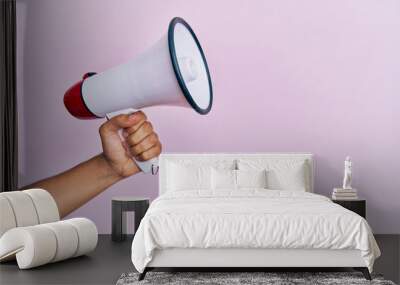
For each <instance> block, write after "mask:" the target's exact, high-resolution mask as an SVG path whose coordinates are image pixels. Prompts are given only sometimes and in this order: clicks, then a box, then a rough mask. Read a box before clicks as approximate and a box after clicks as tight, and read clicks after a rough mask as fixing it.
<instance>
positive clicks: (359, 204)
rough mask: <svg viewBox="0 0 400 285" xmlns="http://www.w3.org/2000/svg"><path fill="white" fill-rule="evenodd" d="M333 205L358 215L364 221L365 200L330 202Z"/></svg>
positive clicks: (365, 215) (365, 214)
mask: <svg viewBox="0 0 400 285" xmlns="http://www.w3.org/2000/svg"><path fill="white" fill-rule="evenodd" d="M332 202H333V203H336V204H339V205H340V206H342V207H344V208H346V209H348V210H350V211H353V212H354V213H356V214H359V215H360V216H361V217H363V218H364V219H366V217H367V213H366V211H367V210H366V208H367V206H366V204H367V202H366V200H365V199H357V200H332Z"/></svg>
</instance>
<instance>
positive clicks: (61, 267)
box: [0, 235, 400, 285]
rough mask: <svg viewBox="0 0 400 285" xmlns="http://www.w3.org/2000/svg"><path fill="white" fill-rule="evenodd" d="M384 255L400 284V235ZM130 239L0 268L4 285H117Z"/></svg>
mask: <svg viewBox="0 0 400 285" xmlns="http://www.w3.org/2000/svg"><path fill="white" fill-rule="evenodd" d="M376 240H377V242H378V244H379V247H380V248H381V251H382V256H381V257H380V258H379V259H378V260H377V261H376V263H375V270H374V271H375V272H376V273H382V274H384V276H385V278H386V279H389V280H392V281H394V282H395V283H399V279H400V235H377V236H376ZM130 246H131V242H130V240H127V241H125V242H121V243H115V242H112V241H111V237H110V236H109V235H100V236H99V244H98V246H97V248H96V250H95V251H94V252H92V253H91V254H89V255H88V256H81V257H78V258H75V259H70V260H65V261H62V262H58V263H53V264H48V265H45V266H42V267H38V268H34V269H29V270H19V269H18V267H17V265H16V263H15V262H8V263H4V264H1V265H0V284H1V285H6V284H115V282H116V281H117V280H118V278H119V276H120V275H121V274H122V273H123V272H129V271H134V268H133V265H132V263H131V260H130Z"/></svg>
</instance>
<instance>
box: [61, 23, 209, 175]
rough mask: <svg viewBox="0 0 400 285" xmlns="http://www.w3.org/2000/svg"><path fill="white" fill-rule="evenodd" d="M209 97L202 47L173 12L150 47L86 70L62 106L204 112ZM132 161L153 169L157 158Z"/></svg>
mask: <svg viewBox="0 0 400 285" xmlns="http://www.w3.org/2000/svg"><path fill="white" fill-rule="evenodd" d="M212 102H213V91H212V83H211V77H210V72H209V69H208V65H207V61H206V58H205V56H204V52H203V50H202V48H201V46H200V43H199V40H198V39H197V37H196V35H195V33H194V32H193V30H192V28H191V27H190V26H189V24H188V23H186V21H185V20H183V19H182V18H178V17H176V18H174V19H172V20H171V22H170V23H169V26H168V32H167V34H166V35H164V36H163V37H162V38H161V39H160V40H159V41H158V42H157V43H156V44H154V45H153V46H152V47H151V48H150V49H149V50H147V51H146V52H144V53H142V54H141V55H139V56H138V57H136V58H134V59H132V60H131V61H129V62H127V63H124V64H121V65H118V66H115V67H113V68H111V69H109V70H106V71H104V72H101V73H98V74H96V73H87V74H85V75H84V76H83V79H82V80H81V81H79V82H77V83H75V84H74V85H73V86H72V87H71V88H69V89H68V91H67V92H66V93H65V95H64V104H65V107H66V108H67V110H68V111H69V112H70V113H71V115H73V116H74V117H76V118H79V119H95V118H104V117H106V118H108V119H109V118H111V117H113V116H115V115H118V114H121V113H127V114H129V113H132V112H135V111H136V110H138V109H142V108H145V107H150V106H157V105H170V106H181V107H187V108H192V109H194V110H195V111H196V112H197V113H199V114H201V115H205V114H207V113H208V112H210V110H211V106H212ZM136 164H137V165H138V166H139V168H140V169H141V170H142V171H143V172H145V173H147V172H154V169H155V168H156V167H157V165H158V162H157V159H152V160H149V161H144V162H139V161H136Z"/></svg>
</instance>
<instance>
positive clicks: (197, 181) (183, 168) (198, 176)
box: [167, 163, 211, 191]
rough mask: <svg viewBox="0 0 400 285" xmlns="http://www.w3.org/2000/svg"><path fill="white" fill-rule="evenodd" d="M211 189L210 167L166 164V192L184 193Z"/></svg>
mask: <svg viewBox="0 0 400 285" xmlns="http://www.w3.org/2000/svg"><path fill="white" fill-rule="evenodd" d="M210 188H211V167H210V166H194V165H181V164H176V163H169V164H168V177H167V189H168V191H185V190H193V189H210Z"/></svg>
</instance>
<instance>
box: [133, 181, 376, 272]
mask: <svg viewBox="0 0 400 285" xmlns="http://www.w3.org/2000/svg"><path fill="white" fill-rule="evenodd" d="M171 248H179V249H185V248H191V249H195V248H197V249H208V248H213V249H218V248H246V249H332V250H340V249H346V250H359V251H360V252H361V257H362V258H363V260H364V261H365V265H366V266H367V267H368V268H369V270H370V271H372V267H373V263H374V260H375V259H376V258H377V257H378V256H379V255H380V251H379V248H378V246H377V244H376V241H375V239H374V237H373V235H372V231H371V229H370V227H369V225H368V223H367V222H366V220H365V219H364V218H362V217H360V216H359V215H357V214H355V213H353V212H351V211H349V210H347V209H344V208H343V207H341V206H339V205H337V204H335V203H333V202H332V201H331V200H330V199H328V198H326V197H324V196H321V195H317V194H312V193H307V192H300V191H278V190H265V189H263V190H262V189H241V190H240V191H238V190H236V191H230V190H229V189H227V190H218V191H217V192H213V191H205V190H204V191H201V190H190V191H189V190H187V191H179V192H167V193H165V194H163V195H161V196H160V197H158V198H157V199H156V200H155V201H154V202H153V203H152V204H151V206H150V208H149V210H148V212H147V213H146V215H145V217H144V218H143V220H142V222H141V224H140V226H139V228H138V230H137V232H136V235H135V237H134V240H133V243H132V262H133V264H134V266H135V268H136V269H137V270H138V271H139V272H143V270H144V268H145V267H146V266H147V265H148V263H149V262H150V261H151V260H152V258H153V257H154V252H155V250H162V249H171Z"/></svg>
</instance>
